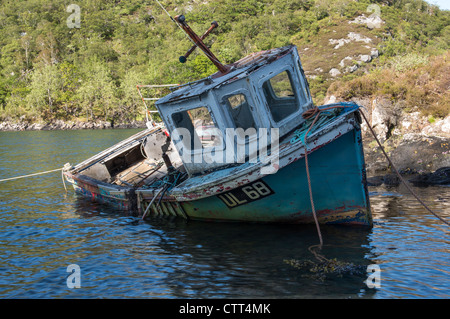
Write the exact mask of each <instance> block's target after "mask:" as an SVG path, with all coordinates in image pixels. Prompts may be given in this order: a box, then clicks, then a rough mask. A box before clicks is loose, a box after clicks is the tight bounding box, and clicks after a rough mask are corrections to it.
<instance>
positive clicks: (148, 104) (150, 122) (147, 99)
mask: <svg viewBox="0 0 450 319" xmlns="http://www.w3.org/2000/svg"><path fill="white" fill-rule="evenodd" d="M176 86H179V84H138V85H136V88H137V90H138V93H139V96H140V97H141V100H142V102H143V103H144V107H145V119H146V125H147V127H148V128H152V127H155V126H161V125H162V124H160V123H157V122H155V120H154V118H153V116H152V114H153V113H158V114H159V112H158V110H156V108H155V107H154V104H155V101H157V100H159V99H160V98H161V96H160V97H157V95H158V93H161V91H160V90H158V89H164V88H172V87H176ZM143 89H147V90H148V91H150V92H151V93H149V92H147V94H144V93H143ZM149 95H150V96H149ZM152 106H153V109H152Z"/></svg>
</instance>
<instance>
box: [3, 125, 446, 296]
mask: <svg viewBox="0 0 450 319" xmlns="http://www.w3.org/2000/svg"><path fill="white" fill-rule="evenodd" d="M136 132H137V130H97V131H94V130H81V131H36V132H0V159H1V162H0V179H5V178H9V177H14V176H22V175H26V174H32V173H36V172H42V171H47V170H51V169H55V168H61V167H62V166H63V165H64V164H65V163H67V162H70V163H72V164H76V163H78V162H80V161H82V160H84V159H86V158H87V157H89V156H92V155H94V154H95V153H97V152H98V151H101V150H103V149H104V148H106V147H109V146H111V145H112V144H114V143H116V142H118V141H120V140H122V139H123V138H125V137H128V136H130V135H132V134H134V133H136ZM67 187H68V192H67V193H66V191H65V189H64V184H63V181H62V179H61V173H60V172H54V173H49V174H45V175H40V176H35V177H30V178H26V179H17V180H14V181H8V182H0V298H3V299H4V298H283V299H288V298H380V299H387V298H439V299H446V298H448V297H450V280H449V269H450V259H449V248H450V240H449V228H448V226H446V225H444V224H442V222H440V221H439V220H438V219H436V218H435V217H434V216H432V215H430V214H429V213H428V212H427V211H426V210H425V209H424V208H423V207H422V206H421V205H420V204H419V203H418V202H417V201H416V200H415V199H414V197H412V196H411V195H410V194H409V193H408V192H407V190H406V189H405V188H404V187H395V188H385V187H376V188H375V187H374V188H370V194H371V202H372V206H373V210H374V220H375V225H374V227H373V228H372V229H364V228H359V227H337V226H334V227H331V226H327V227H325V226H322V227H321V231H322V236H323V239H324V244H325V245H324V247H323V249H322V251H321V254H322V255H323V256H325V257H326V258H329V259H333V258H336V259H337V260H338V261H342V262H348V263H353V264H354V265H357V266H358V267H363V268H364V270H365V269H366V267H367V265H371V264H377V265H378V266H379V267H380V269H381V281H380V287H379V288H369V287H368V286H367V285H366V284H365V280H366V279H367V276H368V274H367V273H366V272H365V271H364V272H355V273H344V274H343V275H342V276H338V275H336V274H329V275H327V276H326V277H325V278H322V279H318V278H317V277H314V276H312V274H313V273H311V272H310V271H309V270H308V269H298V268H295V267H293V266H292V265H291V264H288V263H287V262H286V260H292V259H295V260H297V261H308V260H311V261H314V260H315V257H314V256H313V255H312V254H311V252H310V251H309V250H308V248H309V247H311V246H312V245H316V244H318V237H317V232H316V230H315V227H310V226H289V225H253V224H237V223H236V224H234V223H230V224H224V223H204V222H192V221H190V222H185V221H184V220H178V219H176V220H165V219H152V220H149V221H145V222H142V221H140V220H139V219H138V218H136V217H133V216H127V215H125V214H123V213H121V212H118V211H115V210H114V209H111V208H110V207H108V206H105V205H99V204H95V203H92V202H91V201H90V200H87V199H84V198H80V197H78V196H77V195H75V194H74V192H73V189H72V188H69V185H67ZM414 189H415V190H416V191H417V192H418V193H419V194H420V196H421V198H422V199H423V200H425V201H426V202H427V203H428V204H429V206H430V208H431V209H432V210H433V211H435V212H436V213H438V214H440V215H442V216H444V217H445V218H450V188H448V187H427V188H414ZM70 264H77V265H78V266H79V267H80V269H81V288H78V289H69V288H68V287H67V277H68V276H69V273H68V272H67V267H68V266H69V265H70Z"/></svg>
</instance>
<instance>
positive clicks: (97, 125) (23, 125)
mask: <svg viewBox="0 0 450 319" xmlns="http://www.w3.org/2000/svg"><path fill="white" fill-rule="evenodd" d="M144 127H145V122H139V121H132V122H129V123H119V124H115V125H113V124H112V123H111V122H107V121H95V122H85V121H67V122H65V121H62V120H56V121H52V122H48V123H44V122H37V123H30V122H28V121H4V122H0V131H41V130H42V131H48V130H85V129H110V128H144Z"/></svg>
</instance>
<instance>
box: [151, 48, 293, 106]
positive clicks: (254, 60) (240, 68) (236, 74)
mask: <svg viewBox="0 0 450 319" xmlns="http://www.w3.org/2000/svg"><path fill="white" fill-rule="evenodd" d="M294 48H295V46H294V45H289V46H285V47H281V48H276V49H271V50H264V51H259V52H255V53H252V54H250V55H248V56H246V57H244V58H242V59H240V60H239V61H236V62H234V63H231V64H228V65H227V67H229V68H230V71H229V72H227V73H225V74H222V73H220V72H217V73H214V74H213V75H211V76H209V77H207V78H204V79H201V80H199V81H195V82H191V83H187V84H184V85H180V86H179V87H175V88H174V91H173V92H172V93H170V94H168V95H166V96H164V97H163V98H161V99H159V100H158V101H157V102H156V104H158V105H161V104H165V103H172V102H176V101H179V100H184V99H187V98H192V97H194V96H199V95H202V94H203V93H205V92H207V91H209V90H211V89H213V88H215V87H218V86H221V85H224V84H227V83H230V82H234V81H236V80H238V79H241V78H244V77H246V76H247V75H248V74H250V73H251V72H253V71H255V70H256V69H259V68H261V67H262V66H264V65H267V64H270V63H271V62H273V61H275V60H277V59H279V58H281V57H283V56H285V55H287V54H289V53H290V52H292V50H293V49H294Z"/></svg>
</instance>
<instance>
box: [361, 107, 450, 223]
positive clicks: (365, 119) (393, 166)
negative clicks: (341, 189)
mask: <svg viewBox="0 0 450 319" xmlns="http://www.w3.org/2000/svg"><path fill="white" fill-rule="evenodd" d="M359 113H360V114H361V115H362V117H363V118H364V121H365V122H366V123H367V126H368V127H369V129H370V132H371V133H372V135H373V137H374V138H375V140H376V141H377V143H378V146H379V147H380V149H381V151H382V152H383V154H384V156H385V157H386V159H387V160H388V162H389V164H390V165H391V168H392V169H393V170H394V172H395V174H396V175H397V176H398V178H399V179H400V181H401V182H402V183H403V184H404V185H405V186H406V188H407V189H408V190H409V191H410V193H411V194H412V195H413V196H414V197H415V198H416V199H417V200H418V201H419V202H420V203H421V204H422V205H423V207H425V208H426V210H428V211H429V212H430V213H431V214H433V215H434V216H435V217H436V218H438V219H439V220H441V221H442V222H443V223H445V224H447V225H449V226H450V223H449V222H448V221H447V220H445V219H444V218H442V217H441V216H439V215H438V214H436V213H435V212H433V211H432V210H431V209H430V208H429V207H428V206H427V205H426V204H425V203H424V202H423V201H422V200H421V199H420V198H419V196H417V194H416V193H415V192H414V190H413V189H412V188H411V187H410V186H409V185H408V184H407V183H406V181H405V180H404V179H403V177H402V176H401V175H400V173H399V172H398V170H397V168H396V167H395V165H394V163H392V161H391V159H390V158H389V156H388V155H387V154H386V152H385V151H384V148H383V146H382V145H381V143H380V141H379V140H378V138H377V135H376V134H375V132H374V131H373V129H372V127H371V126H370V124H369V121H368V120H367V118H366V116H365V115H364V112H363V111H361V110H359Z"/></svg>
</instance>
